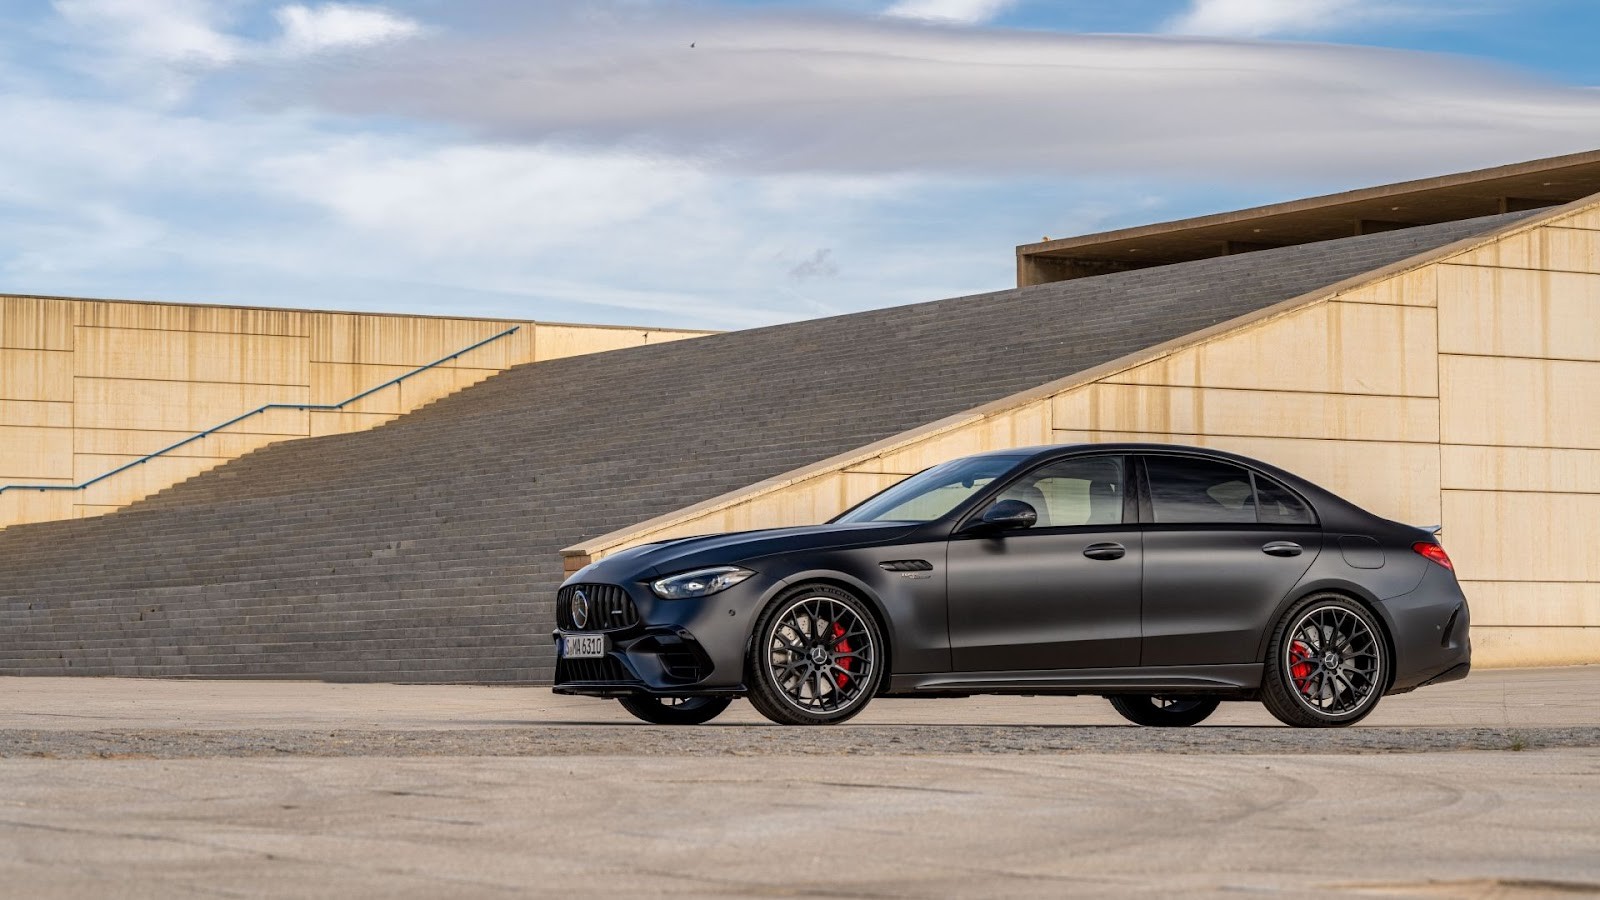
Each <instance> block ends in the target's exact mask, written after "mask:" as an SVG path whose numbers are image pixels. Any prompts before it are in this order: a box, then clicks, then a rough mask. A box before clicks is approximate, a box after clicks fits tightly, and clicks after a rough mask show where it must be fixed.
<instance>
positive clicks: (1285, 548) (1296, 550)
mask: <svg viewBox="0 0 1600 900" xmlns="http://www.w3.org/2000/svg"><path fill="white" fill-rule="evenodd" d="M1261 552H1262V553H1265V554H1266V555H1268V556H1299V555H1300V554H1301V553H1302V552H1303V551H1302V550H1301V547H1300V545H1299V544H1296V543H1295V542H1294V541H1270V542H1268V543H1266V544H1263V545H1262V547H1261Z"/></svg>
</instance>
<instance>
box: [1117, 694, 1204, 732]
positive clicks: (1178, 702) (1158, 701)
mask: <svg viewBox="0 0 1600 900" xmlns="http://www.w3.org/2000/svg"><path fill="white" fill-rule="evenodd" d="M1106 699H1107V700H1110V701H1111V708H1112V709H1115V710H1116V711H1117V712H1119V713H1121V714H1122V717H1123V718H1124V719H1127V720H1128V721H1129V722H1132V723H1134V724H1135V725H1153V726H1156V727H1160V728H1183V727H1185V726H1188V725H1198V724H1200V723H1201V722H1204V721H1205V720H1206V717H1208V716H1210V715H1211V714H1212V713H1214V712H1216V711H1217V706H1218V701H1216V700H1212V699H1210V698H1208V697H1157V696H1152V695H1150V694H1119V695H1116V696H1113V697H1107V698H1106Z"/></svg>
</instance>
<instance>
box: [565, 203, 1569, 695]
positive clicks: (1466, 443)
mask: <svg viewBox="0 0 1600 900" xmlns="http://www.w3.org/2000/svg"><path fill="white" fill-rule="evenodd" d="M1118 440H1138V441H1162V442H1178V443H1186V444H1195V445H1201V446H1211V447H1218V448H1222V449H1228V450H1234V451H1238V452H1241V453H1245V454H1248V455H1251V456H1255V457H1258V458H1261V459H1264V460H1268V461H1270V462H1272V463H1275V464H1277V465H1280V466H1282V467H1284V468H1287V469H1289V470H1291V471H1295V472H1298V473H1300V474H1302V475H1304V476H1306V477H1308V478H1310V479H1312V480H1313V481H1316V482H1318V483H1321V484H1323V485H1325V486H1327V487H1329V488H1331V489H1333V490H1335V491H1337V492H1338V493H1340V494H1342V495H1343V496H1345V497H1348V498H1349V499H1351V500H1352V501H1354V502H1356V503H1358V504H1361V505H1362V506H1364V507H1366V508H1367V509H1370V510H1372V511H1374V512H1376V513H1379V514H1380V515H1383V516H1386V517H1389V518H1393V519H1397V520H1400V521H1404V522H1411V523H1414V524H1418V525H1427V524H1438V523H1441V522H1442V523H1443V524H1444V526H1445V532H1444V539H1445V544H1446V546H1447V547H1448V548H1449V550H1450V552H1451V555H1452V557H1453V558H1454V559H1455V561H1456V563H1457V568H1458V572H1459V574H1460V577H1461V579H1462V581H1463V583H1464V585H1465V587H1466V590H1467V592H1468V595H1469V597H1470V599H1471V601H1472V603H1473V609H1474V617H1473V626H1474V637H1475V639H1476V642H1477V643H1476V648H1477V654H1476V656H1477V661H1478V662H1479V663H1480V664H1483V665H1490V666H1494V665H1547V664H1562V663H1574V662H1600V211H1596V210H1594V209H1588V210H1583V211H1579V212H1577V213H1569V214H1567V215H1565V216H1564V217H1563V218H1560V219H1558V220H1551V221H1547V222H1545V223H1544V224H1540V225H1537V226H1527V227H1524V228H1521V229H1514V230H1512V231H1511V232H1508V233H1507V234H1506V235H1505V236H1503V237H1500V238H1498V239H1495V240H1493V241H1492V242H1491V243H1489V244H1487V245H1486V246H1481V247H1479V248H1477V249H1463V248H1456V249H1455V250H1454V251H1452V252H1448V253H1446V254H1445V255H1443V256H1441V257H1438V258H1435V259H1431V260H1426V261H1422V262H1418V263H1415V264H1412V265H1410V266H1409V267H1408V266H1406V265H1405V264H1402V265H1401V266H1398V267H1395V268H1394V269H1393V270H1391V271H1387V272H1384V273H1381V274H1379V275H1378V276H1375V278H1374V279H1373V280H1370V281H1368V282H1367V283H1364V284H1352V285H1345V286H1339V287H1336V288H1334V289H1331V290H1330V291H1328V292H1325V293H1324V294H1322V295H1318V296H1312V297H1307V298H1301V299H1299V300H1297V301H1291V302H1290V303H1289V304H1285V305H1284V306H1283V307H1282V308H1279V309H1276V310H1273V311H1269V313H1268V314H1266V315H1263V316H1259V317H1254V318H1252V319H1251V320H1249V321H1247V322H1240V323H1231V324H1230V323H1224V324H1223V325H1222V326H1219V328H1217V329H1214V330H1213V331H1212V332H1209V333H1202V334H1200V335H1196V336H1194V337H1193V338H1192V339H1189V340H1187V341H1185V342H1181V343H1180V344H1178V345H1174V346H1170V347H1164V348H1158V349H1157V350H1155V351H1153V352H1151V353H1148V354H1144V355H1142V356H1141V357H1139V358H1130V359H1128V360H1124V361H1120V362H1119V363H1115V364H1112V365H1110V366H1106V367H1102V369H1100V370H1096V371H1094V372H1090V373H1085V374H1084V375H1083V376H1081V377H1075V378H1074V379H1069V380H1068V381H1067V382H1063V383H1058V384H1056V385H1049V386H1045V387H1043V388H1040V389H1038V390H1035V391H1029V392H1026V393H1024V394H1021V395H1018V396H1016V397H1013V398H1010V399H1008V400H1005V401H1000V402H999V403H995V404H991V405H989V406H988V407H984V408H982V409H979V410H975V411H973V412H972V413H970V414H966V415H963V416H957V417H953V418H952V419H949V420H946V421H944V422H938V423H933V424H930V425H929V426H926V427H924V428H921V429H917V430H915V431H912V432H908V433H906V434H904V435H901V436H899V437H896V438H893V439H890V440H888V441H885V442H882V443H880V444H877V445H874V446H872V447H868V448H863V450H862V451H860V452H857V453H853V454H847V455H846V456H843V457H839V458H836V459H833V460H829V461H826V462H823V463H819V464H818V465H815V466H811V467H808V468H806V469H802V470H799V471H796V472H792V473H789V474H787V475H784V476H781V477H779V478H777V479H773V480H772V481H769V482H766V483H763V484H760V485H754V486H752V487H751V488H750V489H748V490H746V491H743V492H739V493H737V494H731V495H727V496H725V497H721V498H717V499H715V500H712V501H709V502H707V503H704V504H700V505H698V506H695V507H690V508H688V509H685V510H682V511H680V512H679V513H674V514H672V515H669V516H664V517H662V518H660V519H657V520H653V521H651V522H647V523H643V524H642V525H640V526H638V527H636V528H633V529H628V530H625V531H619V532H616V533H613V534H610V535H605V536H602V537H600V538H597V539H595V540H593V541H590V542H588V543H586V544H583V545H580V546H577V547H573V548H570V549H569V550H568V551H566V557H567V559H566V562H567V567H568V569H569V570H573V569H576V568H577V567H579V566H581V565H583V564H584V563H585V562H586V561H588V560H590V559H596V558H599V557H601V556H604V555H606V554H608V553H614V552H616V551H618V550H621V549H624V548H626V547H629V546H633V545H635V544H639V543H644V542H647V541H652V540H660V539H662V538H666V537H672V536H679V535H690V534H704V533H708V532H719V531H730V530H739V529H746V528H763V527H771V526H777V525H789V524H803V523H814V522H820V521H823V520H825V519H827V518H829V517H831V516H833V515H836V514H837V513H838V512H839V511H841V510H842V509H844V508H846V507H848V506H850V505H852V504H854V503H856V502H858V501H859V500H861V499H863V498H865V497H866V496H869V495H870V494H872V493H874V492H876V491H878V490H881V489H882V488H884V487H887V486H888V485H891V484H893V483H894V482H896V481H898V480H900V479H901V478H904V477H905V476H907V475H910V474H913V473H915V472H918V471H920V470H922V469H923V468H926V467H927V466H930V465H933V464H935V463H938V462H942V461H945V460H948V459H951V458H953V457H956V456H960V455H963V454H968V453H974V452H978V451H982V450H989V449H998V448H1002V447H1018V446H1028V445H1033V444H1044V443H1066V442H1075V441H1118Z"/></svg>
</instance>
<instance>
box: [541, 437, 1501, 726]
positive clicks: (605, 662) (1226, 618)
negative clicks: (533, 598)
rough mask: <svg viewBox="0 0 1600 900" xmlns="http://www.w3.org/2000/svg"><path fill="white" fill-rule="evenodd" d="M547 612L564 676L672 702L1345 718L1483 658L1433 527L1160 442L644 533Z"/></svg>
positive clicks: (819, 716) (1051, 453)
mask: <svg viewBox="0 0 1600 900" xmlns="http://www.w3.org/2000/svg"><path fill="white" fill-rule="evenodd" d="M556 617H557V625H558V627H557V630H556V632H555V635H554V637H555V639H556V642H557V648H558V650H557V652H558V661H557V666H556V679H555V682H556V683H555V690H556V692H557V693H562V694H584V695H590V696H596V697H616V698H618V699H620V700H621V702H622V704H623V706H625V707H626V708H627V709H628V711H629V712H631V713H633V714H634V715H636V716H638V717H639V718H641V719H644V720H646V721H649V722H657V723H673V724H697V723H701V722H706V721H709V720H710V719H712V718H713V717H715V716H716V715H717V714H719V713H721V712H722V711H723V710H724V709H726V708H727V707H728V705H729V703H730V702H731V701H732V700H733V699H734V698H736V697H748V698H749V700H750V702H751V703H752V704H753V705H754V706H755V707H756V709H757V710H759V711H760V712H761V713H762V714H763V715H765V716H766V717H767V718H769V719H771V720H773V721H774V722H780V723H784V724H792V725H820V724H832V723H836V722H842V721H844V720H846V719H848V718H850V717H851V716H854V715H855V714H856V713H859V712H860V711H861V710H862V708H863V707H865V706H866V705H867V703H868V702H869V701H870V700H871V699H872V698H873V697H877V696H888V697H964V696H969V695H972V694H1063V695H1067V694H1098V695H1102V696H1104V697H1106V698H1107V699H1109V700H1110V701H1111V703H1112V705H1113V706H1114V707H1116V709H1117V711H1118V712H1119V713H1121V714H1122V715H1123V716H1124V717H1126V718H1128V719H1129V720H1131V721H1134V722H1137V723H1139V724H1142V725H1193V724H1195V723H1197V722H1199V721H1201V720H1202V719H1204V718H1206V717H1207V716H1209V715H1210V714H1211V713H1212V712H1213V711H1214V710H1216V708H1217V705H1218V703H1219V702H1220V701H1223V700H1260V701H1261V702H1262V703H1263V704H1265V705H1266V707H1267V709H1268V710H1270V711H1271V712H1272V714H1273V715H1274V716H1277V717H1278V718H1279V719H1280V720H1282V721H1284V722H1286V723H1288V724H1290V725H1297V726H1306V727H1314V726H1339V725H1349V724H1351V723H1353V722H1356V721H1359V720H1360V719H1361V718H1363V717H1364V716H1366V715H1367V714H1368V713H1370V712H1372V710H1373V707H1375V706H1376V705H1377V703H1378V700H1379V698H1380V697H1382V696H1383V695H1385V694H1393V693H1401V692H1404V691H1410V690H1413V689H1415V688H1418V687H1421V686H1423V685H1426V684H1434V683H1438V682H1442V681H1453V680H1455V679H1458V678H1464V677H1466V674H1467V671H1468V669H1469V667H1470V660H1471V646H1470V644H1469V643H1468V636H1467V603H1466V599H1465V597H1464V596H1463V595H1462V593H1461V588H1460V586H1459V585H1458V584H1457V582H1456V578H1455V573H1454V571H1453V570H1452V568H1451V564H1450V558H1449V557H1448V556H1447V555H1446V554H1445V552H1444V549H1443V547H1441V546H1440V544H1439V542H1438V540H1437V538H1436V536H1435V531H1430V530H1427V529H1422V528H1416V527H1413V526H1409V525H1402V524H1399V523H1396V522H1391V521H1388V520H1386V519H1382V518H1379V517H1378V516H1375V515H1373V514H1371V513H1368V512H1365V511H1364V510H1361V509H1359V508H1358V507H1356V506H1354V505H1352V504H1350V503H1348V502H1346V501H1344V500H1341V499H1340V498H1338V497H1336V496H1334V495H1333V494H1331V493H1329V492H1327V491H1325V490H1323V489H1321V488H1319V487H1317V486H1316V485H1314V484H1311V483H1309V482H1307V481H1305V480H1303V479H1300V478H1297V477H1295V476H1294V475H1291V474H1289V473H1288V472H1285V471H1283V470H1281V469H1277V468H1274V467H1273V466H1269V465H1267V464H1265V463H1261V462H1257V461H1255V460H1252V459H1247V458H1245V457H1242V456H1236V455H1233V454H1230V453H1221V452H1217V451H1214V450H1203V449H1198V448H1192V447H1176V446H1169V445H1156V444H1083V445H1075V446H1064V447H1043V448H1033V449H1024V450H1005V451H999V452H994V453H985V454H982V455H978V456H970V457H966V458H964V459H957V460H953V461H951V462H947V463H944V464H942V465H938V466H935V467H933V468H931V469H928V470H926V471H924V472H922V473H920V474H918V475H914V476H912V477H910V478H907V479H906V480H904V481H902V482H900V483H899V484H896V485H895V486H893V487H891V488H889V489H888V490H885V491H883V492H882V493H880V494H878V495H876V496H874V497H872V498H871V499H869V500H867V501H865V502H864V503H861V504H860V505H858V506H856V507H855V508H853V509H851V510H849V511H848V512H845V513H844V514H843V515H840V516H839V517H838V518H836V519H834V520H833V521H832V522H830V523H828V524H826V525H818V526H812V527H805V528H779V529H772V530H766V531H750V532H743V533H739V534H721V535H711V536H706V537H693V538H684V539H680V540H672V541H664V542H662V543H657V544H648V545H645V546H640V547H634V548H632V549H629V550H626V551H623V552H620V553H617V554H616V555H614V556H610V557H607V558H605V559H602V560H600V561H599V562H597V563H595V564H593V565H590V566H588V567H587V568H585V569H583V570H582V571H579V572H577V573H575V574H574V575H573V576H572V577H571V578H570V579H569V580H568V581H567V583H566V584H564V585H563V586H562V587H561V590H560V593H559V594H558V596H557V603H556Z"/></svg>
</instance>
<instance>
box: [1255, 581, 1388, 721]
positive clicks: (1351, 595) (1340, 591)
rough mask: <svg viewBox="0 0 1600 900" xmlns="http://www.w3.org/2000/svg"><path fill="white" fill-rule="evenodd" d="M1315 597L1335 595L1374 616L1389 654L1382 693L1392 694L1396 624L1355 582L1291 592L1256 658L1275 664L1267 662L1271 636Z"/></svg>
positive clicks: (1311, 584) (1274, 613)
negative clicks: (1296, 609)
mask: <svg viewBox="0 0 1600 900" xmlns="http://www.w3.org/2000/svg"><path fill="white" fill-rule="evenodd" d="M1316 594H1335V595H1337V596H1341V597H1344V598H1345V599H1346V600H1350V601H1352V602H1354V603H1356V604H1358V605H1360V606H1361V608H1363V609H1365V610H1366V611H1367V612H1369V613H1371V614H1372V617H1373V618H1374V619H1376V620H1377V622H1378V633H1379V634H1380V635H1382V637H1383V649H1384V650H1385V651H1387V652H1388V654H1389V665H1388V667H1387V668H1388V670H1389V671H1388V673H1387V674H1386V676H1385V681H1386V683H1385V684H1384V686H1383V693H1385V694H1387V693H1389V690H1390V689H1391V688H1393V687H1394V682H1395V677H1396V673H1397V667H1396V663H1397V662H1398V660H1399V657H1398V656H1397V654H1396V652H1395V643H1394V622H1393V620H1392V619H1391V618H1390V616H1389V611H1388V610H1386V609H1384V608H1383V603H1382V601H1380V600H1379V599H1378V598H1377V597H1376V596H1374V595H1373V594H1372V592H1371V591H1369V590H1367V589H1366V588H1363V587H1361V586H1360V585H1358V584H1355V583H1354V582H1349V581H1344V580H1340V579H1319V580H1317V581H1312V582H1307V583H1305V584H1301V585H1296V586H1295V589H1294V590H1292V591H1290V592H1289V593H1288V595H1286V596H1285V597H1284V599H1283V600H1282V602H1280V603H1279V604H1278V606H1277V608H1275V609H1274V610H1273V611H1272V618H1271V619H1269V620H1268V621H1267V627H1266V628H1264V629H1262V631H1261V639H1260V642H1259V644H1258V645H1257V647H1256V658H1257V659H1260V660H1263V661H1264V664H1265V665H1271V664H1272V660H1270V659H1267V658H1266V656H1267V645H1268V644H1270V643H1271V642H1272V636H1273V635H1274V634H1276V633H1277V631H1278V626H1279V625H1281V624H1282V623H1283V620H1284V617H1285V616H1287V615H1288V614H1289V612H1290V611H1291V610H1293V609H1294V608H1295V607H1296V606H1298V605H1300V603H1302V602H1303V601H1305V600H1306V598H1308V597H1312V596H1314V595H1316ZM1263 677H1265V673H1263Z"/></svg>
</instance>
